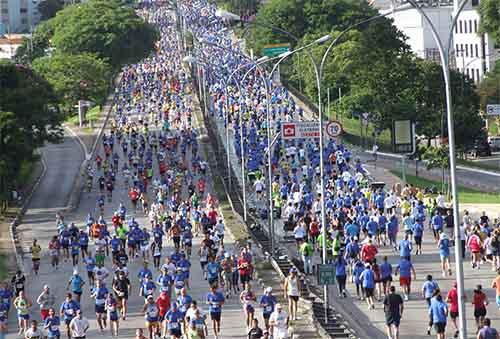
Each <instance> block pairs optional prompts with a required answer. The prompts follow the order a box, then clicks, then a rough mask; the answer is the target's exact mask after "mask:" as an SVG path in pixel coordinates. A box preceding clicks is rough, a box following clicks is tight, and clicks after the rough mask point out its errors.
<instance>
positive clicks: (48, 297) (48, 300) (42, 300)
mask: <svg viewBox="0 0 500 339" xmlns="http://www.w3.org/2000/svg"><path fill="white" fill-rule="evenodd" d="M36 303H37V304H38V305H40V317H41V319H42V321H45V319H46V318H47V317H48V316H49V310H50V309H53V308H54V306H55V303H56V298H55V296H54V295H53V294H52V293H51V292H50V287H49V285H43V290H42V293H40V295H39V296H38V298H37V299H36Z"/></svg>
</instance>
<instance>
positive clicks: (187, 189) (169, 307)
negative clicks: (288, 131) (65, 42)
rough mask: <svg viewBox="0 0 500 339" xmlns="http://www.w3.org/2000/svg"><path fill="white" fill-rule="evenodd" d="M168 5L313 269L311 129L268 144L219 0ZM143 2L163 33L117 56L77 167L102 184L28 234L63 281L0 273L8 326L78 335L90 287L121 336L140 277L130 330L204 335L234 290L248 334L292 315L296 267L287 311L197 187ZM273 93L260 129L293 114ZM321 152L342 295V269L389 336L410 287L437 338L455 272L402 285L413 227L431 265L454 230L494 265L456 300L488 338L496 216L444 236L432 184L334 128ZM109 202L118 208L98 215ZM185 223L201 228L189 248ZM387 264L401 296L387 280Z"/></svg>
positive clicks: (170, 52)
mask: <svg viewBox="0 0 500 339" xmlns="http://www.w3.org/2000/svg"><path fill="white" fill-rule="evenodd" d="M161 4H162V5H163V3H161ZM180 10H181V11H182V15H183V16H184V18H185V21H186V25H187V29H188V30H190V31H191V32H192V33H193V35H194V36H195V38H197V39H204V40H205V41H208V42H210V43H214V44H217V45H219V47H216V46H213V45H204V46H203V52H201V51H198V52H196V51H195V53H197V54H196V55H197V57H199V58H202V57H203V55H210V60H208V61H204V62H206V63H207V64H209V66H210V68H211V69H212V70H216V72H212V73H210V74H208V83H209V94H210V97H211V102H210V105H209V106H210V107H209V108H210V111H211V112H213V113H214V116H215V118H216V119H219V120H220V121H224V124H226V123H227V124H228V125H227V126H225V127H227V128H230V129H231V136H232V142H231V144H230V145H226V147H230V148H231V149H232V150H233V151H234V152H233V153H235V155H236V157H237V158H238V159H240V158H243V159H244V162H245V163H244V165H245V168H246V172H247V173H248V177H249V178H250V179H251V182H250V185H249V186H250V187H253V188H254V192H255V194H254V196H253V197H254V198H255V200H256V206H257V207H258V212H259V214H260V216H261V217H262V218H263V219H265V218H267V216H268V214H269V213H274V214H275V216H276V218H277V219H281V220H282V222H283V225H284V228H285V229H286V231H288V232H290V233H291V234H293V237H294V239H295V241H296V245H297V246H296V251H295V253H294V254H296V255H298V256H300V257H301V259H302V262H303V268H301V269H303V272H304V274H306V275H309V274H313V272H314V266H315V265H314V258H315V255H316V254H317V253H318V252H319V251H320V249H321V244H322V243H323V235H322V225H321V222H320V214H321V205H320V198H321V197H320V193H321V186H320V180H319V179H320V172H319V163H320V154H319V143H318V141H317V140H293V141H284V140H282V139H281V138H279V137H278V138H277V142H276V143H275V144H274V146H273V147H272V149H271V150H267V133H266V129H267V123H268V122H267V120H266V119H267V114H266V113H267V112H266V108H267V105H266V104H267V103H266V93H265V87H264V86H263V84H262V83H261V82H260V80H259V77H258V76H249V77H247V78H246V79H242V77H240V78H239V80H240V81H241V84H239V85H240V86H241V87H238V86H236V84H227V83H226V82H225V81H227V80H228V79H227V77H228V76H229V74H231V73H232V72H233V71H234V70H236V69H237V68H238V67H241V66H242V65H244V64H246V63H247V61H248V60H246V57H245V56H244V55H243V54H242V52H241V51H239V50H238V49H237V48H236V47H234V44H233V42H232V37H231V36H230V33H229V31H227V30H226V31H225V30H223V27H224V22H223V21H222V20H221V19H219V18H217V17H216V16H215V10H216V8H215V7H214V6H212V5H209V4H208V3H207V2H206V1H204V0H199V1H185V2H180ZM140 13H141V15H142V16H144V17H145V18H146V19H147V20H148V21H150V22H152V23H154V24H155V25H156V26H157V27H158V28H159V30H160V33H161V39H160V40H159V42H158V43H157V46H156V52H155V53H154V54H153V55H152V56H151V57H150V58H148V59H147V60H145V61H143V62H141V63H139V64H136V65H131V66H128V67H126V68H125V69H124V70H123V73H122V78H121V83H120V86H118V88H117V89H116V93H115V101H114V109H113V118H112V121H111V129H110V132H109V133H108V134H106V135H104V136H103V139H102V151H101V152H100V153H99V154H98V155H97V156H96V157H95V158H94V159H93V164H92V165H90V166H89V168H88V170H87V184H88V187H89V190H97V191H98V192H99V194H98V197H97V200H96V208H95V210H93V211H89V215H88V218H87V220H86V224H85V225H76V224H74V223H72V222H71V221H68V220H66V219H65V218H64V217H63V216H62V215H58V216H57V220H56V225H55V226H56V227H55V229H54V237H53V239H52V241H51V242H50V243H49V246H48V248H47V249H42V248H41V246H40V245H39V244H38V243H37V242H36V240H34V241H33V244H32V246H31V255H32V260H33V274H37V273H38V270H39V267H40V262H41V259H42V253H43V252H44V251H45V250H47V251H48V253H49V257H50V265H51V266H52V267H53V270H54V271H60V269H64V270H66V269H68V267H72V268H73V269H74V270H73V272H72V273H73V274H72V275H71V276H70V277H68V279H69V280H68V291H69V292H68V293H67V294H66V295H61V294H58V293H56V292H55V291H52V290H51V288H50V286H48V285H46V286H44V287H43V290H42V291H41V293H40V295H39V296H38V297H37V298H36V299H34V298H33V299H32V298H30V297H29V296H27V295H26V293H25V284H26V278H25V277H24V275H23V274H22V273H21V272H18V274H16V275H15V276H14V277H13V278H12V281H11V283H10V284H2V285H0V297H1V302H0V325H1V327H3V328H5V327H6V326H7V320H8V318H7V317H8V315H9V309H10V308H14V309H15V310H16V313H17V319H18V330H19V334H20V335H24V337H25V338H28V339H29V338H41V337H42V333H44V334H43V335H47V336H48V337H49V338H59V337H60V336H62V335H66V336H68V337H72V338H84V337H85V335H86V332H87V330H88V329H89V322H88V320H87V319H86V317H85V316H84V315H83V314H82V311H81V309H80V301H81V298H85V299H89V298H91V299H93V300H94V304H95V316H96V320H97V324H98V326H99V329H100V330H101V331H102V332H103V333H105V331H109V332H106V333H111V335H112V336H119V333H120V328H119V327H120V326H119V325H120V321H123V320H125V319H127V317H128V315H129V310H128V304H127V300H128V298H129V296H130V294H131V293H139V294H140V295H141V296H142V297H143V298H144V306H143V307H141V309H140V310H134V312H137V311H140V312H142V313H143V314H144V317H145V327H144V330H143V329H138V330H137V334H136V338H146V337H149V338H150V339H152V338H153V337H155V336H161V337H171V338H181V337H182V336H185V337H186V338H191V339H195V338H205V337H207V336H208V327H211V331H212V333H213V334H214V336H215V337H216V338H217V336H219V335H220V322H221V314H222V310H223V308H224V302H225V300H226V299H227V298H232V297H235V296H236V297H237V298H239V300H240V301H241V303H242V306H243V310H244V313H245V318H246V319H245V322H246V326H247V329H248V335H249V338H251V339H254V338H261V337H263V338H265V337H269V335H270V334H272V335H273V336H274V338H276V339H281V338H286V337H287V336H288V331H287V325H288V320H289V319H290V320H293V319H296V318H297V301H298V298H299V291H300V286H299V279H298V273H299V272H297V270H296V269H295V268H293V269H292V270H291V272H290V275H289V276H288V277H287V279H286V281H285V286H284V290H285V294H286V297H287V300H288V303H289V305H288V311H289V313H290V317H289V316H288V313H287V312H286V311H285V310H283V307H282V305H280V304H278V303H277V301H276V297H274V296H273V293H272V289H271V288H268V289H266V290H265V293H264V295H263V296H261V297H260V298H257V295H256V293H255V292H254V291H253V290H252V287H251V284H250V282H251V280H252V276H253V268H254V263H253V257H252V250H251V248H248V247H246V248H242V249H241V250H238V252H236V249H232V250H228V249H226V248H225V246H224V234H225V226H224V222H223V220H222V219H221V218H220V216H219V215H218V212H217V201H216V199H214V198H213V197H212V196H211V195H210V194H209V191H210V189H209V186H210V184H209V178H208V176H207V174H208V165H207V163H206V162H205V161H204V160H203V159H202V157H201V156H200V154H199V153H200V152H199V145H198V141H197V133H196V129H195V128H193V121H192V115H191V113H192V103H191V100H190V96H189V95H187V94H189V87H190V86H188V76H187V74H186V72H185V71H184V70H183V67H182V65H181V60H182V57H181V54H180V52H181V51H180V49H181V45H182V43H181V42H180V41H179V40H178V38H177V32H176V31H175V25H174V17H173V15H172V13H171V12H169V11H168V10H167V9H166V7H164V6H161V5H160V3H157V4H155V5H153V4H151V3H150V2H148V3H147V5H145V6H144V7H143V9H142V10H140ZM198 47H200V46H198ZM244 73H246V69H245V70H244V71H242V72H241V74H244ZM226 96H227V97H226ZM270 100H271V103H270V107H271V110H272V111H271V124H272V125H271V129H272V134H273V135H274V134H275V133H277V132H278V131H279V130H280V125H281V123H282V122H283V121H291V120H298V119H305V117H304V112H303V111H302V110H301V109H300V107H298V105H296V104H295V102H294V100H293V99H292V97H291V96H290V94H289V93H288V92H287V90H286V89H284V88H283V87H281V86H278V85H272V87H271V93H270ZM226 103H228V104H229V105H226ZM240 122H242V123H240ZM267 156H270V157H271V162H272V168H273V175H272V178H273V180H272V182H271V183H270V186H271V192H272V194H271V199H272V201H273V206H274V210H273V211H269V210H267V209H266V206H267V205H268V204H267V203H266V201H265V200H266V197H265V192H266V190H267V189H268V187H269V186H268V185H269V183H266V181H265V179H264V176H263V173H265V168H266V157H267ZM323 156H324V159H325V163H324V166H325V176H326V178H325V179H326V180H325V184H326V186H325V197H324V199H325V206H326V216H327V225H328V227H327V239H326V243H327V254H328V256H327V262H328V263H332V264H333V265H334V266H335V275H336V279H337V286H338V294H339V296H340V297H348V295H349V293H348V291H347V289H346V285H347V284H352V286H353V287H354V289H355V291H356V295H355V297H357V298H359V299H363V300H365V301H366V303H367V307H368V308H369V309H376V302H377V301H381V302H382V303H383V308H384V311H385V314H386V324H387V332H388V333H387V335H388V337H389V338H399V332H398V327H399V325H400V321H401V317H402V313H403V309H404V307H403V305H404V302H405V301H407V300H409V299H410V298H421V299H422V302H423V303H426V305H427V306H428V316H429V327H428V328H427V333H428V334H431V331H432V329H434V331H435V332H436V334H437V337H438V338H444V333H445V330H446V326H447V323H448V317H450V318H451V323H452V326H453V328H454V329H455V331H456V333H455V337H457V336H458V326H457V318H458V303H459V300H458V293H457V289H456V286H455V287H453V288H452V289H451V290H450V291H448V293H444V291H441V289H440V288H439V281H438V279H437V277H432V276H431V275H427V276H426V279H425V282H424V284H423V286H418V288H417V289H416V290H418V292H419V293H415V288H414V286H412V281H414V280H415V279H416V275H417V272H416V268H415V266H414V265H413V261H412V260H413V258H414V256H417V255H422V254H423V250H422V239H423V238H424V237H426V238H427V237H431V238H432V239H433V240H434V241H435V244H436V247H437V248H438V249H439V256H440V263H439V265H440V270H441V272H442V276H443V277H449V276H452V275H453V271H452V267H451V265H450V254H451V250H452V248H453V246H462V249H463V253H464V255H465V253H468V254H470V257H471V265H472V267H473V268H475V269H480V268H481V267H483V269H485V268H489V269H491V270H492V271H495V272H497V273H498V276H497V277H496V278H495V279H494V281H493V282H492V283H491V286H484V287H483V286H481V285H478V286H477V287H476V289H475V290H474V292H473V294H472V295H470V297H469V298H468V302H469V303H472V305H473V309H474V316H475V318H476V321H477V328H478V338H488V339H489V338H500V336H499V335H498V333H497V332H496V330H495V329H494V328H492V327H491V323H490V320H489V319H488V318H487V317H486V316H487V314H486V313H487V312H486V305H487V304H488V302H489V300H488V298H487V297H486V294H485V293H484V291H483V288H494V289H496V300H495V302H496V303H497V305H498V307H499V309H500V221H499V220H490V219H489V218H488V216H486V215H485V214H484V215H483V216H481V217H480V218H479V219H478V220H473V219H472V218H471V217H470V216H469V214H468V213H467V212H466V213H465V215H464V217H463V220H462V224H461V226H460V239H461V243H460V244H455V243H454V234H453V218H452V214H451V213H450V211H449V209H448V208H447V206H446V204H445V201H444V197H443V196H441V195H439V196H438V197H437V198H429V197H427V196H426V195H425V194H424V193H423V192H422V191H420V190H417V189H415V188H413V187H410V186H405V187H393V188H391V189H390V190H388V189H387V190H384V189H382V188H375V189H372V187H371V186H370V185H369V183H368V180H367V177H366V171H365V169H364V168H363V167H362V165H361V162H360V161H359V160H357V159H355V158H353V156H352V154H351V152H350V150H349V149H348V148H347V147H346V146H345V145H343V144H342V143H341V142H338V141H335V140H329V141H328V142H326V143H325V147H324V154H323ZM116 187H125V188H126V189H127V191H128V197H129V199H130V201H129V202H120V201H117V200H116V198H115V197H114V196H113V192H114V191H115V188H116ZM115 195H116V194H115ZM110 206H113V207H112V209H115V208H116V211H115V212H114V213H113V215H112V216H106V215H105V213H104V212H105V210H106V208H108V209H109V207H110ZM140 213H143V214H144V215H145V216H146V217H147V220H148V222H147V223H146V224H142V225H141V224H139V222H138V221H137V220H136V219H135V215H136V214H140ZM196 237H200V238H201V239H202V240H201V244H200V246H199V248H197V250H196V251H195V253H192V252H193V251H192V248H193V239H194V238H196ZM383 248H392V250H393V251H394V252H395V253H397V254H398V255H397V256H398V257H399V259H398V261H397V262H392V263H391V262H390V260H389V259H388V257H387V256H382V255H381V254H380V253H379V252H381V249H383ZM193 258H195V260H196V261H197V260H199V262H200V265H201V267H202V269H203V272H204V278H205V280H207V296H206V299H205V300H194V299H193V298H192V297H191V296H190V295H189V290H190V269H191V265H192V260H193ZM131 261H136V262H141V263H142V268H141V270H140V271H139V273H138V275H137V276H130V275H129V270H128V268H127V266H128V263H129V262H131ZM151 263H152V264H151ZM420 274H422V275H423V274H424V273H420ZM396 276H397V277H398V279H399V285H400V287H401V292H402V294H403V296H402V297H401V296H400V295H399V294H398V293H396V288H395V286H394V285H393V280H395V277H396ZM85 285H86V286H89V287H90V292H87V290H86V289H84V286H85ZM412 287H413V293H412ZM132 291H134V292H132ZM353 297H354V296H353ZM35 304H38V305H39V308H40V312H39V316H38V315H36V316H35V315H34V312H33V309H34V307H35V306H34V305H35ZM203 304H208V314H209V317H207V316H206V315H205V312H204V311H203V310H202V307H201V305H203ZM257 305H259V306H260V308H261V309H262V315H263V318H264V322H265V323H264V326H263V328H264V329H263V330H261V329H260V328H259V326H258V321H257V319H256V316H255V312H256V311H255V308H256V307H257ZM11 316H12V315H11ZM32 319H36V320H32ZM208 320H210V322H211V326H209V325H208V324H207V321H208ZM108 328H109V330H108ZM4 332H5V331H1V330H0V333H4Z"/></svg>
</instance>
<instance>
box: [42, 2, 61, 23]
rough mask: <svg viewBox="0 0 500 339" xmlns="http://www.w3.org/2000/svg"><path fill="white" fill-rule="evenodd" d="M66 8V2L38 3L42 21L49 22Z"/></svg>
mask: <svg viewBox="0 0 500 339" xmlns="http://www.w3.org/2000/svg"><path fill="white" fill-rule="evenodd" d="M63 8H64V0H44V1H42V2H40V3H38V11H39V12H40V19H41V20H48V19H50V18H52V17H54V16H55V15H56V13H57V12H59V11H60V10H61V9H63Z"/></svg>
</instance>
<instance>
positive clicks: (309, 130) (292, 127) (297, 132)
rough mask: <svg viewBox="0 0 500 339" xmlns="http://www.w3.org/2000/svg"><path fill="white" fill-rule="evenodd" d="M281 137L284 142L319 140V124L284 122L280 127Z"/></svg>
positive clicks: (312, 122) (314, 122) (315, 122)
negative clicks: (291, 140) (290, 140)
mask: <svg viewBox="0 0 500 339" xmlns="http://www.w3.org/2000/svg"><path fill="white" fill-rule="evenodd" d="M281 136H282V137H283V139H284V140H289V139H310V138H319V122H317V121H295V122H285V123H283V124H282V125H281Z"/></svg>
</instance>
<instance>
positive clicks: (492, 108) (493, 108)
mask: <svg viewBox="0 0 500 339" xmlns="http://www.w3.org/2000/svg"><path fill="white" fill-rule="evenodd" d="M486 115H488V116H490V117H491V116H500V105H498V104H496V105H487V106H486Z"/></svg>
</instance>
